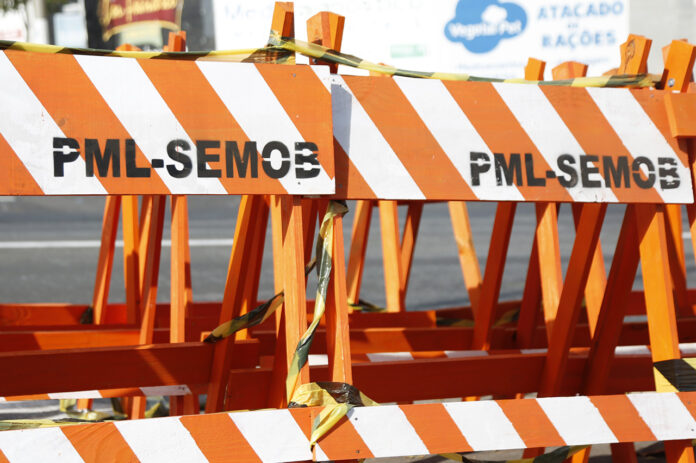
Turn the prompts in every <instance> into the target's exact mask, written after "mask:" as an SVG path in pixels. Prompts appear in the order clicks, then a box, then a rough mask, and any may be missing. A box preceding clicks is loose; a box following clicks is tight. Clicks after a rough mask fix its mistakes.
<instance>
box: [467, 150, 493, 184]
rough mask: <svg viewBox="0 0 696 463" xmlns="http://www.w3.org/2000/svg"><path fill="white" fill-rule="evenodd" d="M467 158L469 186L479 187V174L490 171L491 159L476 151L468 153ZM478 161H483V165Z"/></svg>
mask: <svg viewBox="0 0 696 463" xmlns="http://www.w3.org/2000/svg"><path fill="white" fill-rule="evenodd" d="M469 156H470V157H469V159H470V160H471V161H470V162H471V185H472V186H479V185H481V174H483V173H484V172H488V171H489V170H491V158H490V156H488V154H486V153H479V152H477V151H472V152H470V153H469ZM479 161H483V163H480V162H479Z"/></svg>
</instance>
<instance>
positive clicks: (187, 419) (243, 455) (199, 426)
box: [179, 413, 270, 463]
mask: <svg viewBox="0 0 696 463" xmlns="http://www.w3.org/2000/svg"><path fill="white" fill-rule="evenodd" d="M179 421H181V424H183V425H184V427H185V428H186V429H188V431H189V432H190V433H191V437H193V439H194V440H195V441H196V444H197V445H198V447H199V448H200V449H201V452H203V454H204V455H205V456H206V457H207V458H208V459H209V460H211V461H225V460H227V459H230V458H232V457H233V456H234V460H235V461H237V462H239V463H246V462H258V461H261V459H260V458H259V456H258V455H257V454H256V452H254V449H253V448H252V447H251V446H250V445H249V442H247V440H246V439H244V436H243V435H242V433H241V432H240V431H239V428H238V427H237V425H235V424H234V422H233V421H232V420H231V419H230V416H229V415H228V414H226V413H220V414H211V415H209V416H207V418H206V420H201V419H200V418H198V417H196V416H182V417H181V418H179ZM211 425H212V426H211ZM269 437H270V436H269ZM231 452H233V454H232V453H231Z"/></svg>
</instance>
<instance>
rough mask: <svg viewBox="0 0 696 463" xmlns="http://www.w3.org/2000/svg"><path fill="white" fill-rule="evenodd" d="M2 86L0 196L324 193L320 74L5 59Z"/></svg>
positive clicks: (233, 66) (15, 54) (330, 169)
mask: <svg viewBox="0 0 696 463" xmlns="http://www.w3.org/2000/svg"><path fill="white" fill-rule="evenodd" d="M47 72H49V73H50V74H51V75H52V76H54V77H53V78H52V79H50V81H49V80H46V79H45V75H46V73H47ZM0 76H1V77H2V81H3V83H4V84H5V85H3V89H2V90H1V91H0V105H2V106H3V107H4V108H14V109H13V110H12V111H5V112H4V113H3V116H2V117H0V135H2V138H3V141H4V143H0V155H1V156H0V163H1V164H0V165H1V166H2V169H1V170H2V176H1V177H0V179H1V180H2V182H0V183H1V184H2V187H0V193H2V194H9V195H26V194H37V191H36V186H38V187H39V188H40V189H41V192H42V194H46V195H50V194H125V193H128V194H241V193H266V194H331V193H334V181H333V179H334V163H333V139H332V129H331V126H332V122H331V95H330V92H329V90H328V89H327V84H326V83H325V82H324V80H325V79H326V78H327V77H328V69H326V68H325V67H322V66H316V67H310V66H281V65H272V64H259V65H256V64H245V63H224V62H203V61H201V62H191V61H162V60H147V59H143V60H140V59H133V58H113V57H99V56H86V55H63V54H43V53H32V52H22V51H14V50H5V51H3V52H0ZM56 80H58V81H57V82H56ZM304 101H312V104H311V105H304V104H300V103H301V102H304ZM18 160H19V162H20V163H21V165H22V166H23V169H20V168H18V167H17V166H18V162H17V161H18ZM25 171H26V172H25ZM27 175H28V176H29V177H30V178H32V179H33V181H34V182H33V183H35V184H36V185H34V184H33V183H32V182H31V181H29V179H28V178H27Z"/></svg>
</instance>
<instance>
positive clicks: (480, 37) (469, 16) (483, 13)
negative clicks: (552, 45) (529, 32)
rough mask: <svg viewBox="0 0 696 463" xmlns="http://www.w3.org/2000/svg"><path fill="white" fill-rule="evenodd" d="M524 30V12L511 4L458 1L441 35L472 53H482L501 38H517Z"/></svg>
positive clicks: (470, 0) (496, 43)
mask: <svg viewBox="0 0 696 463" xmlns="http://www.w3.org/2000/svg"><path fill="white" fill-rule="evenodd" d="M525 27H527V13H525V11H524V9H523V8H522V7H520V6H519V5H517V4H515V3H510V2H505V3H502V2H500V0H459V3H457V10H456V11H455V15H454V19H453V20H451V21H450V22H448V23H447V26H445V36H446V37H447V38H448V39H449V40H451V41H452V42H461V43H462V45H464V46H465V47H466V49H467V50H469V51H470V52H472V53H486V52H489V51H491V50H493V49H494V48H495V47H497V46H498V43H499V42H500V41H501V40H503V39H510V38H512V37H515V36H518V35H520V34H521V33H522V31H524V28H525Z"/></svg>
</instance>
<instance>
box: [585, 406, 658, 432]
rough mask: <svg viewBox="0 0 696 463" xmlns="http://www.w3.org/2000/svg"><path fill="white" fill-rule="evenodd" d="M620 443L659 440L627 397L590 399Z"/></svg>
mask: <svg viewBox="0 0 696 463" xmlns="http://www.w3.org/2000/svg"><path fill="white" fill-rule="evenodd" d="M590 400H592V403H593V404H594V405H595V406H596V407H597V410H599V413H600V414H601V415H602V418H604V421H606V422H607V424H608V425H609V427H610V428H611V429H612V431H613V432H614V435H616V438H617V439H618V440H619V441H620V442H649V441H654V440H657V438H656V437H655V436H654V435H653V433H652V431H650V428H649V427H648V426H647V425H646V424H645V422H644V421H643V420H642V419H641V417H640V415H639V414H638V412H637V411H636V409H635V407H634V406H633V404H632V403H631V401H630V400H629V399H628V397H626V396H593V397H591V398H590Z"/></svg>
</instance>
